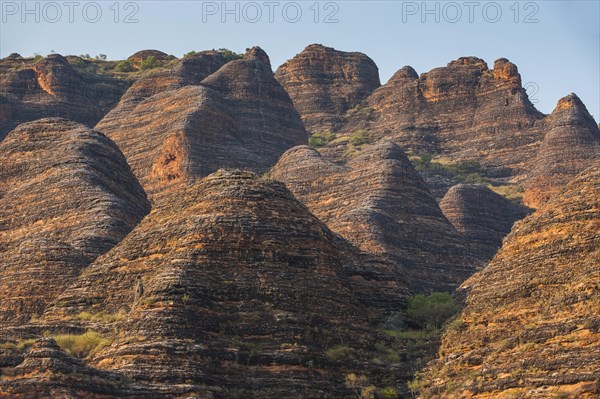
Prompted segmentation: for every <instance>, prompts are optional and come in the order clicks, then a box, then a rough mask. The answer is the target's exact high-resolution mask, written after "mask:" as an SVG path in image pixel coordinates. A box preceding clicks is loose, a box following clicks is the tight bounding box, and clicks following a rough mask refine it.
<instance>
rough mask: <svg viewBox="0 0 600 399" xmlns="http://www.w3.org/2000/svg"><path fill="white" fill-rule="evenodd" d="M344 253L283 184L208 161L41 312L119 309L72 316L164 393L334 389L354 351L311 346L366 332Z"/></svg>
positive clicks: (283, 393)
mask: <svg viewBox="0 0 600 399" xmlns="http://www.w3.org/2000/svg"><path fill="white" fill-rule="evenodd" d="M354 262H355V260H354V256H353V250H352V249H351V247H350V246H348V245H347V244H346V243H344V241H343V240H341V239H340V238H339V237H337V236H336V235H334V234H333V233H331V232H330V231H329V230H328V229H327V227H326V226H325V225H324V224H323V223H321V222H320V221H319V220H318V219H317V218H315V217H314V216H312V215H311V214H310V213H309V212H308V210H307V209H306V208H305V207H304V206H302V205H301V204H300V203H299V202H297V200H296V199H295V198H294V197H293V196H292V195H291V193H290V192H289V191H288V190H286V189H285V187H284V186H283V184H281V183H276V182H270V181H265V180H261V179H259V178H258V177H256V176H254V175H252V174H250V173H248V172H223V171H219V172H217V173H215V174H212V175H210V176H208V177H207V178H205V179H203V180H202V181H199V182H197V183H194V184H192V185H189V186H187V187H185V188H184V189H182V190H180V191H179V192H177V193H173V194H172V195H169V196H165V197H164V198H163V200H162V201H160V203H159V204H157V206H156V208H155V209H153V211H152V213H151V214H150V215H149V216H148V217H146V218H145V219H144V220H143V221H142V222H141V224H140V225H139V226H138V227H137V228H136V229H134V230H133V231H132V232H131V234H129V235H128V236H127V237H126V238H125V239H124V240H123V241H122V242H121V243H120V244H119V245H118V246H117V247H116V248H114V249H113V250H112V251H110V252H109V253H107V254H106V255H104V256H102V257H100V258H98V259H97V260H96V262H95V263H94V264H93V265H92V266H90V267H89V268H87V269H86V270H85V271H84V273H83V274H82V275H81V276H80V277H79V278H78V280H77V282H76V283H75V284H74V285H72V286H71V287H70V288H68V289H67V290H65V293H64V294H63V295H61V296H60V298H58V299H57V300H56V301H55V302H54V304H53V305H52V306H50V307H49V308H48V309H47V310H46V312H45V313H44V315H43V317H42V322H43V323H46V325H47V326H49V327H48V328H50V329H53V328H54V329H59V330H60V326H61V325H63V326H64V325H66V324H65V320H71V323H72V322H73V321H77V320H78V318H77V315H80V314H82V312H87V313H88V314H98V313H99V312H103V314H108V315H111V314H112V315H114V314H118V313H119V312H124V313H125V314H126V315H127V316H126V317H125V318H121V319H119V320H120V321H118V322H116V323H113V324H112V325H106V326H105V327H103V326H102V325H101V324H98V323H88V324H86V322H85V321H80V323H81V324H80V328H83V327H85V326H86V325H87V326H88V327H89V328H92V327H93V328H96V329H101V330H102V331H105V332H106V334H107V336H109V337H111V339H113V340H114V341H113V342H112V344H111V345H109V346H104V347H103V348H101V349H100V350H99V351H97V352H96V353H95V354H94V355H93V356H91V357H90V358H89V359H88V362H89V363H90V364H91V365H93V366H95V367H97V368H100V369H105V370H108V371H111V372H116V373H118V374H120V375H124V376H127V377H128V378H132V379H134V380H135V381H137V382H141V383H147V384H155V385H157V386H158V385H160V386H162V387H164V389H165V392H167V393H168V394H169V392H171V393H173V392H177V390H178V389H181V388H182V387H184V388H186V389H188V392H190V393H193V392H195V393H197V394H198V392H202V391H203V390H208V391H210V392H212V395H214V397H216V398H232V397H240V398H241V397H265V398H277V397H298V398H300V397H347V396H348V395H350V391H348V390H347V388H346V387H345V386H344V375H345V374H344V370H347V372H350V371H354V372H364V371H363V370H359V369H358V368H361V367H362V363H356V362H352V361H348V362H347V363H346V364H345V365H343V366H342V365H340V364H338V363H332V362H331V360H329V359H328V358H327V357H325V355H324V353H325V352H326V350H328V349H329V348H333V347H336V346H338V345H341V344H343V345H347V346H349V347H351V348H356V350H358V349H359V348H361V347H366V346H369V345H370V344H369V341H368V339H367V336H368V335H369V334H373V332H374V331H373V330H371V329H370V328H369V327H368V322H367V320H368V317H367V315H366V313H365V312H366V308H365V307H364V305H363V304H361V303H360V302H359V301H358V300H357V298H356V297H355V295H354V292H355V289H354V288H353V284H352V283H351V275H352V274H353V270H354V269H355V266H354V265H353V263H354ZM361 284H362V285H363V289H369V283H368V282H365V283H361V282H360V281H359V282H357V283H355V286H356V285H361ZM371 289H372V291H373V293H376V290H377V286H376V285H375V286H373V287H372V288H371ZM397 292H398V295H400V296H401V295H403V294H401V292H403V291H402V289H399V290H398V291H397ZM79 319H81V318H79ZM53 325H54V326H55V327H52V326H53ZM115 329H116V332H114V330H115ZM353 350H355V349H353ZM169 390H171V391H169ZM201 396H202V395H201ZM202 397H204V396H202Z"/></svg>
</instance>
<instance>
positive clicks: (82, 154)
mask: <svg viewBox="0 0 600 399" xmlns="http://www.w3.org/2000/svg"><path fill="white" fill-rule="evenodd" d="M148 211H149V203H148V201H147V199H146V194H145V193H144V191H143V190H142V188H141V186H140V185H139V183H138V181H137V180H136V179H135V177H134V176H133V174H132V173H131V170H130V169H129V166H128V165H127V163H126V162H125V158H124V157H123V155H122V154H121V152H120V151H119V149H118V148H117V146H116V145H115V144H114V143H113V142H112V141H111V140H109V139H108V138H107V137H106V136H104V135H102V134H101V133H98V132H96V131H93V130H91V129H90V128H88V127H86V126H83V125H81V124H79V123H75V122H71V121H68V120H66V119H59V118H49V119H42V120H39V121H35V122H29V123H25V124H22V125H20V126H19V127H18V128H17V129H15V130H13V131H12V132H11V133H10V134H9V135H8V136H7V137H6V139H5V140H4V141H2V142H1V143H0V270H1V271H0V321H1V323H2V324H3V326H7V325H16V324H21V323H23V322H27V321H29V319H30V318H31V317H32V316H33V315H36V314H37V315H39V314H41V312H42V311H43V309H44V307H45V305H46V304H47V303H48V302H50V301H51V300H52V299H54V298H55V297H56V296H57V295H58V294H59V293H61V292H62V291H63V290H64V288H66V287H67V285H68V284H69V283H70V282H71V281H73V280H74V279H75V278H76V277H77V275H78V274H79V273H80V272H81V271H82V270H83V269H84V268H85V267H86V266H87V265H88V264H89V263H91V262H92V261H93V260H94V259H95V258H96V257H98V256H99V255H101V254H103V253H105V252H106V251H108V250H109V249H110V248H112V247H113V246H114V245H116V244H117V243H118V242H119V241H120V240H121V239H122V238H123V237H124V236H125V235H126V234H127V233H128V232H129V231H130V230H131V229H132V228H133V227H134V226H135V225H136V224H137V223H138V222H139V221H140V220H141V219H142V217H143V216H144V215H145V214H146V213H148Z"/></svg>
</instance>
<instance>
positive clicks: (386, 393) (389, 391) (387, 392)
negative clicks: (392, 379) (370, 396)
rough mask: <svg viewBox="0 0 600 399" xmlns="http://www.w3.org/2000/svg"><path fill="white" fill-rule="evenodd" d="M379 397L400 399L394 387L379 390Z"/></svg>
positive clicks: (382, 398)
mask: <svg viewBox="0 0 600 399" xmlns="http://www.w3.org/2000/svg"><path fill="white" fill-rule="evenodd" d="M379 397H380V398H381V399H398V398H399V396H398V391H397V390H396V389H395V388H393V387H387V388H383V389H382V390H381V391H379Z"/></svg>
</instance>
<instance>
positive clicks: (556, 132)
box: [524, 94, 600, 207]
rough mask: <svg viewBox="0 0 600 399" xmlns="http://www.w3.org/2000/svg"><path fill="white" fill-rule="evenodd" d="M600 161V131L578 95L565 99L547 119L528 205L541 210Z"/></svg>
mask: <svg viewBox="0 0 600 399" xmlns="http://www.w3.org/2000/svg"><path fill="white" fill-rule="evenodd" d="M597 159H600V129H598V126H597V125H596V122H595V121H594V118H592V116H591V115H590V114H589V112H588V110H587V109H586V108H585V105H584V104H583V103H582V102H581V100H580V99H579V97H577V95H575V94H569V95H568V96H566V97H564V98H561V99H560V100H559V101H558V104H557V105H556V108H555V109H554V111H553V112H552V114H551V115H550V116H548V117H547V128H546V134H545V136H544V140H543V141H542V143H541V146H540V150H539V152H538V154H537V156H536V158H535V159H534V160H533V162H532V163H531V170H530V171H529V172H528V177H529V179H528V182H527V190H526V192H525V194H524V201H525V203H526V204H528V205H530V206H532V207H539V206H540V205H542V204H544V203H545V202H547V201H548V200H549V199H550V198H552V196H554V195H556V194H557V193H558V192H560V190H562V188H563V187H564V186H565V185H566V184H567V182H568V181H569V180H571V179H572V178H573V176H575V175H576V174H577V173H579V172H580V171H582V170H584V169H585V168H587V167H588V166H589V165H591V164H592V163H593V162H594V161H595V160H597Z"/></svg>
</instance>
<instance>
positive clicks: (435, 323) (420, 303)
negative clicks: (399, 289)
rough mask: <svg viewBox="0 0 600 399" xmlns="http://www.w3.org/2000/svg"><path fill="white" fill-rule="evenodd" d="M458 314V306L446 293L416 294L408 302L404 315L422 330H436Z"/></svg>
mask: <svg viewBox="0 0 600 399" xmlns="http://www.w3.org/2000/svg"><path fill="white" fill-rule="evenodd" d="M456 312H458V306H456V303H454V299H453V298H452V296H451V295H450V294H448V293H447V292H432V293H431V294H429V295H423V294H418V295H415V296H414V297H412V298H410V299H409V300H408V309H407V310H406V313H407V315H408V317H409V318H410V320H411V321H412V322H413V323H414V324H415V325H417V326H419V327H420V328H422V329H429V330H432V329H433V330H437V329H439V328H440V327H441V326H442V324H443V323H444V322H445V321H446V320H448V319H449V318H450V317H452V316H453V315H454V314H455V313H456Z"/></svg>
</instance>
